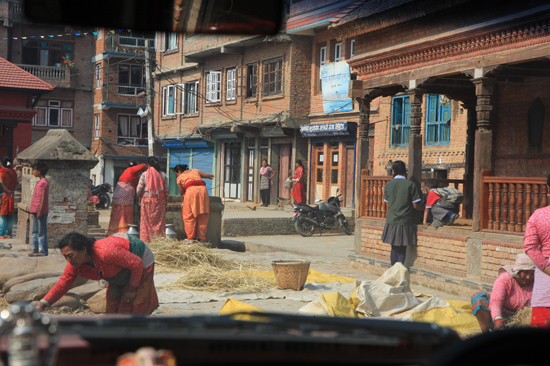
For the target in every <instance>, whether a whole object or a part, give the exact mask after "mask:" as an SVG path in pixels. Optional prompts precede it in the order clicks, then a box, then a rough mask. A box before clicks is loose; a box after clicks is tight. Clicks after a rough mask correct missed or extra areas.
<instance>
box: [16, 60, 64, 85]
mask: <svg viewBox="0 0 550 366" xmlns="http://www.w3.org/2000/svg"><path fill="white" fill-rule="evenodd" d="M17 66H19V67H20V68H22V69H23V70H25V71H26V72H28V73H29V74H32V75H34V76H36V77H37V78H40V79H42V80H44V81H45V82H52V83H54V84H56V85H57V86H60V87H69V86H70V84H71V71H72V70H74V69H72V68H68V67H56V66H40V65H21V64H19V65H17Z"/></svg>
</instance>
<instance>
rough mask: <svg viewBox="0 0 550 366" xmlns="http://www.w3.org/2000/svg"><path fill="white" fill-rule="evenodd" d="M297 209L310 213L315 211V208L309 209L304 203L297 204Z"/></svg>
mask: <svg viewBox="0 0 550 366" xmlns="http://www.w3.org/2000/svg"><path fill="white" fill-rule="evenodd" d="M298 208H299V209H301V210H302V211H304V212H311V211H313V210H314V209H315V207H311V206H309V205H306V204H304V203H299V204H298Z"/></svg>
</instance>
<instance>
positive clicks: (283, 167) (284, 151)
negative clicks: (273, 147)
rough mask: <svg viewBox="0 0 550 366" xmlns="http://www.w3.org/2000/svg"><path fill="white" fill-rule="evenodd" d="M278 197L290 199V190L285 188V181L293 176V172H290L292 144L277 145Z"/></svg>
mask: <svg viewBox="0 0 550 366" xmlns="http://www.w3.org/2000/svg"><path fill="white" fill-rule="evenodd" d="M279 146H280V147H279V170H278V171H277V172H278V173H279V197H281V198H286V199H289V198H290V189H286V188H285V180H286V179H287V178H288V177H289V172H291V173H290V176H292V175H293V174H294V170H292V171H291V167H290V158H291V155H292V154H291V151H292V144H281V145H279Z"/></svg>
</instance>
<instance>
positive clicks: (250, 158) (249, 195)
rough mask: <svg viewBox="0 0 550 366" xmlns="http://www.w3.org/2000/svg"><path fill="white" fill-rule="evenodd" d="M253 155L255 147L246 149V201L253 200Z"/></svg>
mask: <svg viewBox="0 0 550 366" xmlns="http://www.w3.org/2000/svg"><path fill="white" fill-rule="evenodd" d="M254 156H255V149H254V148H252V149H250V148H249V149H248V164H247V168H248V173H247V174H248V179H247V181H248V186H247V192H246V200H247V201H250V202H252V201H254Z"/></svg>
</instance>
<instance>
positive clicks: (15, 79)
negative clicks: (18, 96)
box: [0, 57, 54, 91]
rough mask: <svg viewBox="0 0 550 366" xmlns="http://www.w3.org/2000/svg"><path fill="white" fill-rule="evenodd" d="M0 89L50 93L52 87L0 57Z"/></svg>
mask: <svg viewBox="0 0 550 366" xmlns="http://www.w3.org/2000/svg"><path fill="white" fill-rule="evenodd" d="M0 88H13V89H26V90H44V91H51V90H53V89H54V86H51V85H50V84H48V83H47V82H45V81H43V80H42V79H40V78H37V77H36V76H34V75H32V74H29V73H28V72H26V71H25V70H23V69H22V68H20V67H17V66H15V65H14V64H12V63H11V62H9V61H7V60H5V59H3V58H1V57H0Z"/></svg>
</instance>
